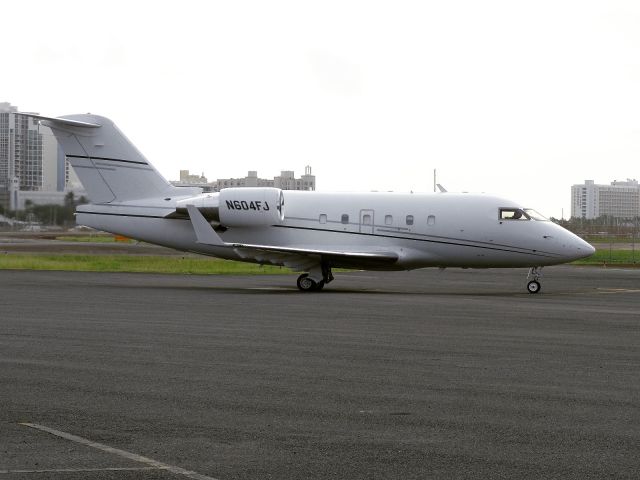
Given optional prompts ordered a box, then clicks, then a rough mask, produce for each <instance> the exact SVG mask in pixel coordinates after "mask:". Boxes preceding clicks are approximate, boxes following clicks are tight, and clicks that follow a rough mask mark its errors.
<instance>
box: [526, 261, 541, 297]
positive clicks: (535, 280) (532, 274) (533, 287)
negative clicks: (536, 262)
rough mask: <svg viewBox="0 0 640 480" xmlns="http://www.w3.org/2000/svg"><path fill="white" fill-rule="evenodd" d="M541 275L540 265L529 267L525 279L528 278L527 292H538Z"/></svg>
mask: <svg viewBox="0 0 640 480" xmlns="http://www.w3.org/2000/svg"><path fill="white" fill-rule="evenodd" d="M541 277H542V267H531V268H530V269H529V273H528V274H527V280H529V279H532V280H530V281H529V282H528V283H527V291H528V292H529V293H540V289H541V288H542V286H541V285H540V282H539V280H540V278H541Z"/></svg>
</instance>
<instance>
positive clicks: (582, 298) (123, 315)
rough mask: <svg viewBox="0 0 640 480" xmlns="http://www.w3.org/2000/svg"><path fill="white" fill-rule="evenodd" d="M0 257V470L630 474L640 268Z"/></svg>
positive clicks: (639, 409) (225, 475)
mask: <svg viewBox="0 0 640 480" xmlns="http://www.w3.org/2000/svg"><path fill="white" fill-rule="evenodd" d="M543 272H544V274H545V276H544V277H543V279H542V292H541V293H540V294H537V295H530V294H528V293H526V289H525V277H526V270H523V269H517V270H506V269H496V270H486V271H483V270H446V271H438V270H421V271H414V272H393V273H372V272H353V273H339V274H337V275H336V280H335V281H334V282H333V283H331V284H330V285H327V287H325V290H324V291H322V292H318V293H302V292H298V291H297V289H296V288H295V275H291V276H289V275H281V276H178V275H149V274H109V273H100V274H96V273H74V272H37V271H6V270H5V271H0V480H2V479H4V478H7V479H12V480H13V479H23V478H24V479H42V478H52V479H65V480H67V479H116V478H117V479H145V480H146V479H156V478H157V479H180V478H197V479H201V480H203V479H204V480H206V479H211V478H213V479H218V480H230V479H271V478H273V479H290V478H295V479H307V478H308V479H328V478H331V479H365V478H366V479H371V478H381V479H414V478H437V479H461V478H518V479H526V478H536V479H537V478H580V479H584V478H598V479H601V478H616V479H618V478H629V479H630V478H638V475H639V472H640V401H639V399H640V381H639V380H640V368H639V367H640V348H639V340H640V270H637V269H636V270H631V269H629V270H625V269H602V268H591V267H571V266H569V267H553V268H549V267H547V268H545V269H544V271H543Z"/></svg>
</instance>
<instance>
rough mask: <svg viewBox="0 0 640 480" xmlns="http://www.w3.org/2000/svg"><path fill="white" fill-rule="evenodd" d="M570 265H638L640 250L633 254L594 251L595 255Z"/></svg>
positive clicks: (621, 251) (606, 250)
mask: <svg viewBox="0 0 640 480" xmlns="http://www.w3.org/2000/svg"><path fill="white" fill-rule="evenodd" d="M572 263H573V264H575V265H605V264H607V265H609V264H624V265H633V264H640V250H639V251H637V252H634V251H632V250H609V249H604V248H603V249H598V250H596V253H594V254H593V255H591V256H590V257H589V258H583V259H580V260H576V261H575V262H572ZM639 266H640V265H639Z"/></svg>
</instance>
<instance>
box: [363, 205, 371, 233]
mask: <svg viewBox="0 0 640 480" xmlns="http://www.w3.org/2000/svg"><path fill="white" fill-rule="evenodd" d="M360 233H373V210H360Z"/></svg>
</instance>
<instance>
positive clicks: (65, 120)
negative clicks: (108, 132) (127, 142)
mask: <svg viewBox="0 0 640 480" xmlns="http://www.w3.org/2000/svg"><path fill="white" fill-rule="evenodd" d="M16 115H23V116H25V117H31V118H36V119H38V120H44V121H46V122H52V123H53V124H58V125H66V126H68V127H89V128H98V127H99V126H100V125H98V124H97V123H89V122H81V121H80V120H70V119H68V118H56V117H45V116H44V115H38V114H37V113H26V112H16Z"/></svg>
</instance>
